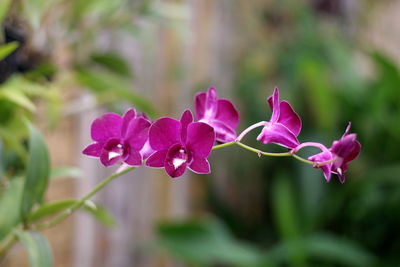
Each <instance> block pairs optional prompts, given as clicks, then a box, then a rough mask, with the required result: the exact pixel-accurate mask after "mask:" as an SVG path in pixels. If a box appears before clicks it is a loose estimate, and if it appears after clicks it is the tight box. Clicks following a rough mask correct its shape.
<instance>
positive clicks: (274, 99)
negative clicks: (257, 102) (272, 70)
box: [267, 87, 280, 122]
mask: <svg viewBox="0 0 400 267" xmlns="http://www.w3.org/2000/svg"><path fill="white" fill-rule="evenodd" d="M267 102H268V104H269V107H270V108H271V110H272V115H271V120H270V121H271V122H277V121H278V119H279V115H280V106H279V89H278V88H277V87H275V89H274V93H273V94H272V95H271V96H270V97H268V99H267Z"/></svg>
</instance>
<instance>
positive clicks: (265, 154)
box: [236, 141, 292, 157]
mask: <svg viewBox="0 0 400 267" xmlns="http://www.w3.org/2000/svg"><path fill="white" fill-rule="evenodd" d="M236 144H237V145H238V146H241V147H243V148H244V149H247V150H249V151H251V152H254V153H257V155H258V156H259V157H260V156H271V157H287V156H291V155H292V154H291V153H290V152H283V153H272V152H265V151H262V150H259V149H256V148H254V147H251V146H248V145H245V144H243V143H240V142H239V141H238V142H236Z"/></svg>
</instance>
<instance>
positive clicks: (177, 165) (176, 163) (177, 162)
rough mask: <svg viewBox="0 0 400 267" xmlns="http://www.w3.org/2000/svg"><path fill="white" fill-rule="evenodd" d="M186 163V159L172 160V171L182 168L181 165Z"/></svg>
mask: <svg viewBox="0 0 400 267" xmlns="http://www.w3.org/2000/svg"><path fill="white" fill-rule="evenodd" d="M185 162H186V159H180V158H174V159H173V160H172V164H173V165H174V169H175V170H176V169H178V168H179V167H180V166H182V164H183V163H185Z"/></svg>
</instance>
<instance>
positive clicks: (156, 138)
mask: <svg viewBox="0 0 400 267" xmlns="http://www.w3.org/2000/svg"><path fill="white" fill-rule="evenodd" d="M180 128H181V123H180V122H179V121H178V120H175V119H172V118H161V119H158V120H157V121H155V122H154V123H153V125H151V127H150V131H149V141H150V146H151V147H152V148H153V149H154V150H165V149H169V147H170V146H172V145H173V144H176V143H179V140H180V138H181V136H180Z"/></svg>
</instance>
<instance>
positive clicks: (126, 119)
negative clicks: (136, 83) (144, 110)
mask: <svg viewBox="0 0 400 267" xmlns="http://www.w3.org/2000/svg"><path fill="white" fill-rule="evenodd" d="M135 117H136V111H135V109H133V108H131V109H128V110H127V111H126V112H125V114H124V116H122V126H121V137H123V138H124V137H125V135H126V131H127V129H128V126H129V123H130V122H131V120H132V119H134V118H135Z"/></svg>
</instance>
